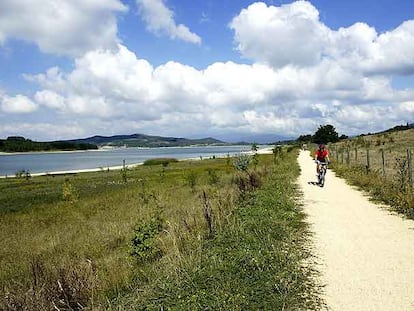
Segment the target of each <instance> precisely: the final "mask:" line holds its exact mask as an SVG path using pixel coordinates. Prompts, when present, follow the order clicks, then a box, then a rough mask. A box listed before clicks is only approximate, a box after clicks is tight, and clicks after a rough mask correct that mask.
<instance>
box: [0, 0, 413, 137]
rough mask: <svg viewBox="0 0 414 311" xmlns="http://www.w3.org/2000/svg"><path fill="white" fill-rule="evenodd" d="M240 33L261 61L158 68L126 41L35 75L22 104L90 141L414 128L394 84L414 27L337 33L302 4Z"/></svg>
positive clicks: (254, 17)
mask: <svg viewBox="0 0 414 311" xmlns="http://www.w3.org/2000/svg"><path fill="white" fill-rule="evenodd" d="M230 25H231V27H232V28H233V29H234V30H235V40H236V42H238V43H239V50H240V52H241V53H242V55H244V56H245V57H249V58H251V59H252V60H253V61H252V63H251V64H239V63H236V62H234V61H227V62H215V63H212V64H211V65H209V66H207V67H206V68H203V69H196V68H194V67H192V66H189V65H186V64H182V63H179V62H176V61H170V62H167V63H165V64H161V65H158V66H154V65H153V64H151V63H150V62H149V61H148V60H146V59H142V58H139V57H137V55H136V54H135V53H134V52H133V51H131V50H129V49H128V48H127V47H126V46H125V45H122V44H118V45H117V46H116V47H115V48H108V49H104V48H99V49H94V50H90V51H88V52H86V53H84V54H82V55H80V56H78V57H76V58H75V60H74V63H73V67H72V68H71V69H70V70H69V71H64V70H62V69H61V68H58V67H52V68H50V69H49V70H47V71H46V72H44V73H40V74H37V75H25V78H26V79H27V80H28V81H32V82H33V83H36V84H37V85H38V87H39V89H38V90H37V92H35V93H34V95H33V96H32V97H33V98H32V99H31V98H29V97H24V96H22V95H17V96H15V97H14V98H15V101H16V98H17V97H18V96H22V97H20V98H23V99H24V100H21V102H26V105H24V104H19V105H16V106H13V107H14V109H16V107H20V108H19V109H20V110H25V109H23V107H26V108H27V107H32V108H35V107H36V108H37V107H39V109H41V111H42V112H44V111H46V112H49V113H50V114H54V115H55V116H57V117H58V118H57V120H56V121H53V119H51V121H50V126H55V125H56V126H57V124H58V123H59V124H62V126H63V127H65V128H69V127H70V126H71V125H73V124H74V123H73V120H78V122H77V123H76V126H78V127H79V132H78V133H82V135H85V136H89V135H96V134H101V135H111V134H119V133H131V132H142V133H148V134H159V135H175V136H185V137H189V136H191V137H195V136H198V137H202V136H210V135H214V136H216V135H217V134H218V133H219V134H220V133H222V134H223V135H224V134H226V133H232V135H234V133H237V135H243V134H245V135H250V134H252V133H275V134H276V135H283V136H292V137H294V136H299V135H301V134H304V133H312V132H314V131H315V130H316V129H317V127H318V126H319V125H320V124H327V123H331V124H333V125H335V127H336V128H337V129H338V131H340V132H341V133H345V134H347V135H353V134H360V133H361V132H368V131H369V132H372V131H376V130H383V129H386V128H388V127H392V126H394V125H396V124H401V123H406V122H413V120H414V106H413V102H414V88H408V89H404V90H398V89H395V88H394V86H393V81H392V75H393V74H410V70H408V69H409V68H410V61H411V58H410V57H409V56H410V55H414V54H410V53H411V47H412V45H413V43H414V39H413V38H412V23H411V22H409V21H408V22H405V23H403V24H402V25H400V26H399V27H397V28H396V29H391V30H390V31H388V32H386V33H382V34H378V33H377V32H376V30H375V29H374V28H372V27H370V26H369V25H367V24H365V23H356V24H354V25H351V26H350V27H346V28H339V29H338V30H332V29H329V28H328V27H327V26H326V25H324V24H323V23H321V21H320V20H319V13H318V11H317V9H316V8H315V7H313V6H312V5H311V4H310V2H308V1H298V2H294V3H292V4H290V5H283V6H280V7H275V6H267V5H265V4H263V3H255V4H252V5H251V6H249V7H248V8H246V9H245V10H242V11H241V12H240V14H239V15H238V16H236V17H235V18H234V19H233V21H232V23H231V24H230ZM259 30H262V31H263V34H262V33H261V32H260V31H259ZM305 30H306V31H305ZM255 33H256V34H258V35H254V34H255ZM269 38H270V39H269ZM401 38H403V39H404V40H405V41H404V42H405V44H400V40H402V39H401ZM283 42H285V43H286V44H285V45H283V44H282V43H283ZM401 42H402V41H401ZM302 47H303V48H304V49H303V50H301V48H302ZM394 54H395V55H394ZM392 55H394V56H393V57H392ZM407 68H408V69H407ZM403 69H404V70H403ZM5 98H9V97H6V96H5V95H0V100H2V102H1V103H2V110H3V112H4V113H11V112H12V111H11V110H12V109H7V108H6V109H4V107H3V106H4V104H3V102H4V99H5ZM30 102H31V103H32V104H27V103H30ZM6 106H7V105H6ZM7 110H8V111H7ZM29 110H30V109H26V111H29ZM32 111H33V110H32ZM6 122H8V121H6ZM55 122H56V124H55ZM42 124H44V123H42ZM41 128H42V127H39V128H38V130H37V132H36V133H40V132H41ZM43 128H45V129H46V128H47V127H43ZM68 133H70V134H73V133H72V132H68ZM57 134H59V135H63V134H62V132H53V131H45V132H44V134H43V135H44V136H48V138H51V139H55V138H56V137H55V135H57ZM51 135H53V136H51ZM66 137H67V136H66ZM219 138H220V137H219Z"/></svg>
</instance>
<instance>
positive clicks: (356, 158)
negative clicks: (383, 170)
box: [355, 147, 358, 164]
mask: <svg viewBox="0 0 414 311" xmlns="http://www.w3.org/2000/svg"><path fill="white" fill-rule="evenodd" d="M355 163H356V164H358V148H357V147H355Z"/></svg>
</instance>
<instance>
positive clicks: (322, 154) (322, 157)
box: [315, 144, 330, 174]
mask: <svg viewBox="0 0 414 311" xmlns="http://www.w3.org/2000/svg"><path fill="white" fill-rule="evenodd" d="M315 162H316V173H317V174H319V168H320V164H323V163H325V164H329V163H330V161H329V152H328V149H326V148H325V145H324V144H320V145H319V149H318V150H316V152H315Z"/></svg>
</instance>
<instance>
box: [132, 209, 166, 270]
mask: <svg viewBox="0 0 414 311" xmlns="http://www.w3.org/2000/svg"><path fill="white" fill-rule="evenodd" d="M161 230H162V220H161V217H159V216H157V217H154V218H152V219H151V220H150V221H148V222H141V223H138V225H137V227H136V228H135V230H134V237H133V238H132V241H131V251H130V254H131V256H133V257H134V258H136V259H137V260H138V261H139V262H146V261H152V260H155V259H157V258H160V257H161V255H162V253H161V250H160V248H159V247H158V246H157V243H156V238H157V235H158V234H159V233H160V232H161Z"/></svg>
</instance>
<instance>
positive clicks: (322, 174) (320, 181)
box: [316, 161, 328, 187]
mask: <svg viewBox="0 0 414 311" xmlns="http://www.w3.org/2000/svg"><path fill="white" fill-rule="evenodd" d="M316 163H317V164H318V165H319V173H318V185H319V187H323V186H324V185H325V176H326V170H327V165H328V163H326V162H321V161H316Z"/></svg>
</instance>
